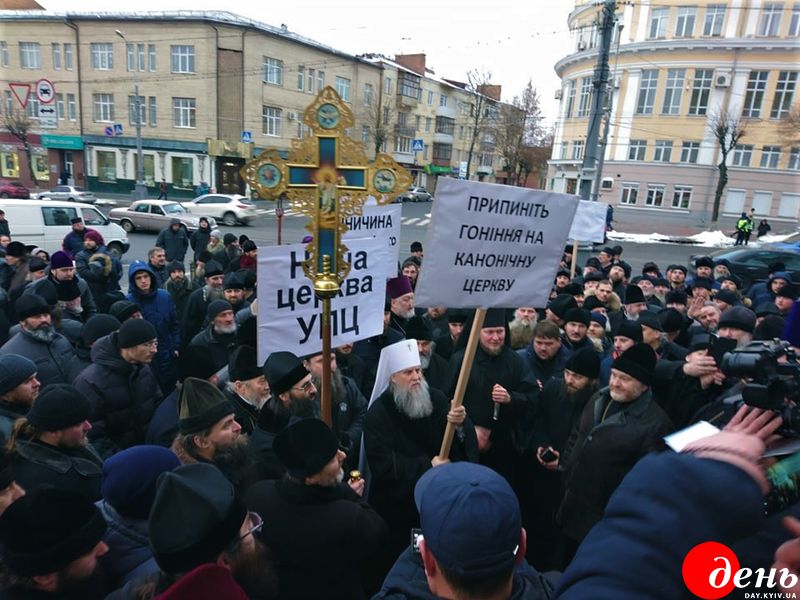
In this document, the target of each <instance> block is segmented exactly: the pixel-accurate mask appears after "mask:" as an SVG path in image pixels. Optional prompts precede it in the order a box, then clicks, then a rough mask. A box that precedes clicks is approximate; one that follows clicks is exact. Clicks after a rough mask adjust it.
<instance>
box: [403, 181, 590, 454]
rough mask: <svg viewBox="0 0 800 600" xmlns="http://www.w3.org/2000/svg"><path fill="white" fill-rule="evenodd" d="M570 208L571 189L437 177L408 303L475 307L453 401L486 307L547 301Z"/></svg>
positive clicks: (447, 439)
mask: <svg viewBox="0 0 800 600" xmlns="http://www.w3.org/2000/svg"><path fill="white" fill-rule="evenodd" d="M577 208H578V198H577V196H569V195H565V194H556V193H552V192H545V191H542V190H531V189H527V188H518V187H512V186H505V185H497V184H490V183H479V182H474V181H463V180H457V179H440V180H439V186H438V188H437V190H436V201H435V202H434V203H433V211H432V215H431V226H430V227H429V228H428V236H427V241H426V243H425V250H426V257H425V268H424V269H422V271H421V272H420V276H419V281H418V283H417V288H416V304H417V305H419V306H448V307H451V308H475V309H477V310H476V311H475V318H474V321H473V324H472V328H471V331H470V337H469V340H468V342H467V346H466V350H465V354H464V361H463V362H462V366H461V372H460V373H459V377H458V383H457V384H456V390H455V397H454V401H455V404H456V406H460V405H461V404H462V403H463V400H464V392H465V390H466V386H467V381H468V380H469V373H470V370H471V368H472V362H473V359H474V356H475V351H476V349H477V346H478V338H479V335H480V329H481V326H482V325H483V319H484V317H485V314H486V309H488V308H506V307H517V306H545V305H546V304H547V300H548V296H549V294H550V289H551V287H552V282H553V280H554V279H555V274H556V270H557V269H558V264H559V261H560V259H561V256H562V253H563V249H564V244H565V243H566V241H567V236H568V234H569V232H570V227H571V226H572V221H573V219H574V217H575V212H576V210H577ZM454 432H455V427H454V426H453V425H452V424H451V423H448V424H447V430H446V431H445V435H444V439H443V440H442V448H441V450H440V452H439V456H440V457H441V458H446V457H447V456H448V455H449V453H450V445H451V444H452V441H453V434H454Z"/></svg>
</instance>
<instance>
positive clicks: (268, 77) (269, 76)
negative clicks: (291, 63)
mask: <svg viewBox="0 0 800 600" xmlns="http://www.w3.org/2000/svg"><path fill="white" fill-rule="evenodd" d="M264 83H271V84H272V85H283V61H282V60H278V59H277V58H270V57H269V56H265V57H264Z"/></svg>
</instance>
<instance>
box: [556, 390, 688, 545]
mask: <svg viewBox="0 0 800 600" xmlns="http://www.w3.org/2000/svg"><path fill="white" fill-rule="evenodd" d="M610 401H611V397H610V396H609V390H608V388H603V389H602V390H600V391H598V392H597V393H596V394H595V395H594V396H593V397H592V398H591V400H589V402H588V403H587V404H586V408H585V409H584V411H583V414H582V415H581V420H580V423H579V425H578V429H577V430H576V432H575V434H576V435H574V436H573V437H572V438H571V439H570V440H569V441H568V442H567V448H566V449H565V450H564V452H563V453H562V455H561V464H562V465H563V468H564V471H565V491H564V500H563V501H562V503H561V507H560V508H559V521H560V523H561V526H562V530H563V532H564V534H565V535H566V536H567V537H569V538H570V539H572V540H574V541H576V542H579V543H580V542H581V541H582V540H583V538H584V537H585V536H586V534H587V533H589V530H590V529H591V528H592V527H593V526H594V525H595V524H596V523H597V522H598V521H600V519H601V518H602V517H603V510H604V509H605V507H606V504H607V503H608V500H609V498H611V494H613V493H614V491H615V490H616V489H617V487H618V486H619V484H620V483H621V482H622V480H623V479H624V478H625V475H627V474H628V471H630V470H631V469H632V468H633V466H634V465H635V464H636V463H637V462H638V461H639V459H641V458H642V457H643V456H645V455H646V454H648V453H649V452H651V451H653V450H656V449H658V448H660V447H661V446H662V442H661V438H662V437H663V436H665V435H667V434H668V433H670V432H671V431H672V429H673V427H672V423H670V421H669V418H668V417H667V415H666V414H665V413H664V411H663V410H661V407H659V406H658V404H656V402H655V400H653V396H652V393H651V392H650V390H649V389H647V390H646V391H645V392H644V393H643V394H642V395H641V396H639V397H638V398H637V399H636V400H634V401H633V402H630V403H628V404H624V405H621V406H620V407H619V408H621V410H619V412H616V413H614V414H612V415H611V416H609V417H607V418H606V419H605V420H603V418H602V417H603V412H604V411H605V409H606V407H607V406H608V403H609V402H610Z"/></svg>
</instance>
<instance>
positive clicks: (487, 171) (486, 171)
mask: <svg viewBox="0 0 800 600" xmlns="http://www.w3.org/2000/svg"><path fill="white" fill-rule="evenodd" d="M475 173H477V174H478V175H491V174H492V173H494V169H493V168H492V167H490V166H486V165H480V166H479V167H478V168H476V169H475Z"/></svg>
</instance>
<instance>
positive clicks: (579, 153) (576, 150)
mask: <svg viewBox="0 0 800 600" xmlns="http://www.w3.org/2000/svg"><path fill="white" fill-rule="evenodd" d="M572 160H583V140H581V141H578V142H572Z"/></svg>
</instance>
